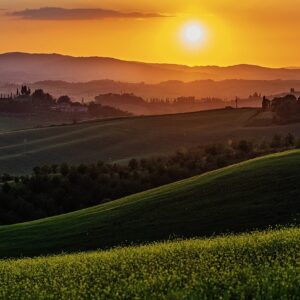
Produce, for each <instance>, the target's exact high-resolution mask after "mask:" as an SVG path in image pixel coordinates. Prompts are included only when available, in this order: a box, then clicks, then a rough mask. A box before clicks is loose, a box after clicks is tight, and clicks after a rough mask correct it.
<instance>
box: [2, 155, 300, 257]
mask: <svg viewBox="0 0 300 300" xmlns="http://www.w3.org/2000/svg"><path fill="white" fill-rule="evenodd" d="M299 180H300V151H290V152H286V153H283V154H276V155H271V156H266V157H264V158H260V159H256V160H252V161H249V162H246V163H242V164H239V165H235V166H232V167H228V168H225V169H222V170H218V171H214V172H211V173H208V174H205V175H202V176H199V177H194V178H191V179H188V180H184V181H181V182H177V183H174V184H170V185H167V186H164V187H161V188H158V189H153V190H151V191H147V192H144V193H140V194H137V195H133V196H130V197H126V198H124V199H121V200H118V201H114V202H111V203H106V204H103V205H100V206H96V207H93V208H89V209H86V210H82V211H78V212H75V213H70V214H67V215H62V216H57V217H53V218H48V219H43V220H39V221H34V222H30V223H24V224H18V225H12V226H3V227H0V256H1V257H5V256H19V255H25V256H28V255H29V256H32V255H39V254H48V253H57V252H60V251H77V250H87V249H96V248H105V247H111V246H116V245H121V244H125V243H129V242H134V243H138V242H149V241H155V240H162V239H168V238H169V237H170V236H172V235H174V234H175V235H176V236H179V237H193V236H203V235H212V234H214V233H216V234H219V233H224V232H227V231H232V232H238V231H244V230H251V229H255V228H265V227H267V226H268V225H275V224H288V223H292V222H293V223H298V219H297V218H298V215H299V213H300V199H299V194H300V185H299Z"/></svg>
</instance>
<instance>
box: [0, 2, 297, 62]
mask: <svg viewBox="0 0 300 300" xmlns="http://www.w3.org/2000/svg"><path fill="white" fill-rule="evenodd" d="M53 8H56V9H53ZM0 9H1V10H0V14H1V17H0V37H1V43H0V52H1V53H3V52H12V51H13V52H15V51H22V52H31V53H32V52H34V53H53V52H55V53H61V54H68V55H74V56H109V57H116V58H121V59H126V60H138V61H146V62H169V63H178V64H188V65H233V64H240V63H247V64H259V65H264V66H271V67H281V66H287V67H289V66H300V51H299V46H300V39H299V38H298V37H299V35H300V17H299V14H298V12H299V10H300V1H298V0H285V1H282V0H264V1H262V0H244V1H236V0H202V1H199V0H185V1H183V0H163V1H153V0H139V1H137V0H73V1H69V0H52V1H51V0H48V1H45V0H26V1H25V0H14V1H11V0H1V1H0ZM26 9H28V10H27V11H26Z"/></svg>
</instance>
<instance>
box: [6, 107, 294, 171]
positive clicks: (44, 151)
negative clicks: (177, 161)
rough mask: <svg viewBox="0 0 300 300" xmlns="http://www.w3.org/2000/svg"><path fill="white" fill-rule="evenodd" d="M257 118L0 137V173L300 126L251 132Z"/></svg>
mask: <svg viewBox="0 0 300 300" xmlns="http://www.w3.org/2000/svg"><path fill="white" fill-rule="evenodd" d="M256 114H257V110H255V109H242V110H218V111H207V112H199V113H190V114H179V115H169V116H155V117H139V118H124V119H115V120H103V121H98V122H94V123H86V124H77V125H70V126H61V127H49V128H40V129H29V130H20V131H15V132H4V133H2V134H1V135H0V170H1V173H4V172H6V173H18V174H19V173H26V172H30V171H31V170H32V168H33V167H35V166H37V165H42V164H46V163H61V162H65V161H67V162H70V163H76V164H77V163H81V162H82V163H89V162H96V161H98V160H103V161H109V162H110V161H113V162H115V161H123V160H125V161H126V160H128V159H129V158H132V157H145V156H149V155H156V154H163V153H169V152H172V153H173V152H174V151H175V150H177V149H178V148H180V147H182V146H198V145H201V144H207V143H210V142H215V141H218V142H220V141H227V140H229V139H241V138H264V137H267V138H268V139H269V140H270V139H271V137H272V135H273V134H274V133H288V132H292V133H294V134H297V133H298V132H299V131H300V124H294V125H288V126H281V127H247V124H249V119H251V120H252V117H253V116H255V115H256ZM0 120H1V118H0ZM0 123H1V122H0ZM0 125H1V124H0ZM0 130H1V128H0ZM24 140H26V141H27V142H26V145H24Z"/></svg>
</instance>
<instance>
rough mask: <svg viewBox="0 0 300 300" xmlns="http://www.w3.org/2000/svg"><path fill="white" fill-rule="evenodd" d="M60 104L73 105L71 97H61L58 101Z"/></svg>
mask: <svg viewBox="0 0 300 300" xmlns="http://www.w3.org/2000/svg"><path fill="white" fill-rule="evenodd" d="M57 103H58V104H69V103H71V98H70V97H69V96H61V97H59V98H58V100H57Z"/></svg>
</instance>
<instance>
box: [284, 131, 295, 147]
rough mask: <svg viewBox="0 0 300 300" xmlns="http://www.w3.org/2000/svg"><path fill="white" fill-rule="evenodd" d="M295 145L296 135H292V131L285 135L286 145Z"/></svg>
mask: <svg viewBox="0 0 300 300" xmlns="http://www.w3.org/2000/svg"><path fill="white" fill-rule="evenodd" d="M294 145H295V137H294V135H292V134H291V133H289V134H288V135H287V136H286V137H285V146H286V147H292V146H294Z"/></svg>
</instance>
